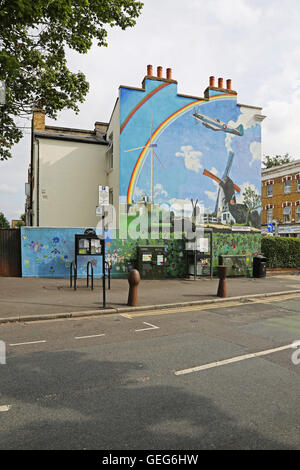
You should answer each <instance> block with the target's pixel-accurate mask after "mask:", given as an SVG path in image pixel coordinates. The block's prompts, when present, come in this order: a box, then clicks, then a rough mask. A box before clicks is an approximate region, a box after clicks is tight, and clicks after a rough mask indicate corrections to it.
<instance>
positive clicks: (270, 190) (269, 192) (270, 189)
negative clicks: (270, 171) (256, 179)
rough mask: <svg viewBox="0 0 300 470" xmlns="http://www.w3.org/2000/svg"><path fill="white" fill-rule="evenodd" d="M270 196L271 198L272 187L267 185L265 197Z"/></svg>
mask: <svg viewBox="0 0 300 470" xmlns="http://www.w3.org/2000/svg"><path fill="white" fill-rule="evenodd" d="M271 196H273V185H272V184H268V185H267V197H271Z"/></svg>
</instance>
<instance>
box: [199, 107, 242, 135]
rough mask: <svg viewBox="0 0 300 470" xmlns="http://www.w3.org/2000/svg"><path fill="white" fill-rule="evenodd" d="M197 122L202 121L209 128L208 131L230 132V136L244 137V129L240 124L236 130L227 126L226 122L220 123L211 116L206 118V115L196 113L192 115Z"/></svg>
mask: <svg viewBox="0 0 300 470" xmlns="http://www.w3.org/2000/svg"><path fill="white" fill-rule="evenodd" d="M192 116H193V117H194V118H195V119H196V121H200V122H201V123H202V124H203V126H205V127H207V128H208V129H212V130H213V131H223V132H228V133H229V134H235V135H240V136H242V135H244V128H243V126H242V124H240V125H239V126H238V127H237V128H236V129H234V128H233V127H229V126H227V124H225V122H222V121H220V120H219V119H213V118H211V117H209V116H204V114H199V113H197V112H194V113H193V115H192Z"/></svg>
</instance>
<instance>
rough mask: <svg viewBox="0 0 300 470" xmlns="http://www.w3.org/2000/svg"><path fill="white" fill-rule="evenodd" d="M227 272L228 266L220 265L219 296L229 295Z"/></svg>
mask: <svg viewBox="0 0 300 470" xmlns="http://www.w3.org/2000/svg"><path fill="white" fill-rule="evenodd" d="M226 274H227V266H218V276H219V279H220V280H219V286H218V292H217V296H218V297H227V288H226Z"/></svg>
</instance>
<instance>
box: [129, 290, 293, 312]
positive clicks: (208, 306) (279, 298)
mask: <svg viewBox="0 0 300 470" xmlns="http://www.w3.org/2000/svg"><path fill="white" fill-rule="evenodd" d="M298 297H300V294H286V295H281V296H277V297H276V293H275V294H274V297H273V296H272V297H267V298H262V299H256V298H251V297H249V298H245V301H246V302H242V301H239V300H236V301H232V302H230V301H228V302H217V303H211V304H205V305H194V306H186V307H171V308H165V309H164V308H162V309H161V310H158V309H157V310H145V311H143V312H139V313H123V314H122V316H123V317H127V318H137V317H147V316H159V315H171V314H173V313H184V312H194V311H199V312H200V311H202V310H212V309H216V308H229V307H238V306H241V305H251V303H258V304H263V303H273V302H282V301H284V300H289V299H293V298H298Z"/></svg>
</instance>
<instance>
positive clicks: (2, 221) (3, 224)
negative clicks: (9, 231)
mask: <svg viewBox="0 0 300 470" xmlns="http://www.w3.org/2000/svg"><path fill="white" fill-rule="evenodd" d="M0 228H10V225H9V222H8V220H7V218H6V217H5V215H4V214H3V212H0Z"/></svg>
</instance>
